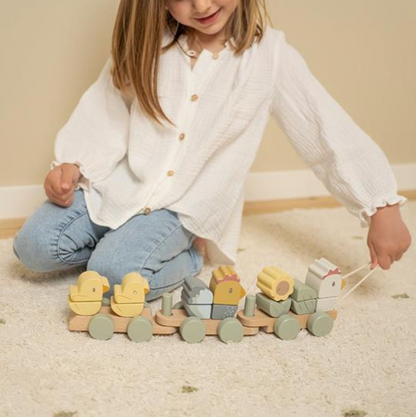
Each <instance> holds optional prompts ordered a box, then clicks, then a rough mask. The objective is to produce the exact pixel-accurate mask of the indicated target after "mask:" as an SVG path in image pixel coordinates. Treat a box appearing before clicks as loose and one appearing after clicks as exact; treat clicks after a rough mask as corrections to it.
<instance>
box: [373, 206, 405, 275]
mask: <svg viewBox="0 0 416 417" xmlns="http://www.w3.org/2000/svg"><path fill="white" fill-rule="evenodd" d="M411 242H412V238H411V236H410V233H409V230H408V229H407V227H406V225H405V223H404V222H403V220H402V218H401V215H400V209H399V205H398V204H395V205H393V206H388V205H387V206H386V207H379V208H378V209H377V212H376V213H375V214H374V215H373V216H371V225H370V229H369V231H368V237H367V245H368V247H369V249H370V255H371V269H374V268H375V267H376V266H377V264H379V265H380V266H381V268H383V269H390V266H391V264H392V263H393V262H394V261H398V260H400V258H401V257H402V256H403V253H405V252H406V251H407V249H408V248H409V246H410V244H411Z"/></svg>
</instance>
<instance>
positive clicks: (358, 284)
mask: <svg viewBox="0 0 416 417" xmlns="http://www.w3.org/2000/svg"><path fill="white" fill-rule="evenodd" d="M370 264H371V262H370ZM367 265H369V264H365V265H364V266H367ZM364 266H362V267H360V268H359V269H357V271H359V270H360V269H363V268H364ZM378 266H379V265H378V264H377V265H376V267H375V268H374V269H373V270H371V271H370V272H369V273H368V274H367V275H366V276H365V277H364V278H363V279H362V280H361V281H359V282H358V283H357V284H355V285H354V286H353V287H352V288H351V289H350V290H349V291H348V292H347V293H346V294H344V296H342V297H341V298H339V299H338V300H337V304H339V303H340V302H341V301H342V300H345V298H347V297H348V296H349V295H350V294H351V293H352V292H353V291H354V290H355V289H356V288H357V287H359V286H360V285H361V284H362V283H363V282H364V281H365V280H366V279H367V278H368V277H369V276H370V275H371V274H372V273H373V272H374V271H375V270H376V269H377V268H378ZM354 272H356V271H354ZM351 274H352V272H351V273H350V274H348V275H346V276H345V277H348V276H350V275H351ZM345 277H344V278H345Z"/></svg>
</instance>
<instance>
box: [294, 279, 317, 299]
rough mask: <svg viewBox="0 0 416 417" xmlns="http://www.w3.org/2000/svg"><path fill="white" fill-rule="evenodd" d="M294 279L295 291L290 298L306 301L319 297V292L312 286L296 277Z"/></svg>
mask: <svg viewBox="0 0 416 417" xmlns="http://www.w3.org/2000/svg"><path fill="white" fill-rule="evenodd" d="M294 281H295V285H294V287H293V288H294V291H293V293H292V294H291V295H290V298H292V299H293V300H295V301H306V300H311V299H313V298H318V294H317V292H316V291H315V290H314V289H313V288H312V287H310V286H309V285H306V284H304V283H303V282H300V281H299V280H297V279H295V280H294Z"/></svg>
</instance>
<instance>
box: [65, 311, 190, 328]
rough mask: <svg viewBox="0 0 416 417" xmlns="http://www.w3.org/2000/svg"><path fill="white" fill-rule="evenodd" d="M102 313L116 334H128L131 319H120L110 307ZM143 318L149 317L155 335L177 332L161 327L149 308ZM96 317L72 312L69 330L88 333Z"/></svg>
mask: <svg viewBox="0 0 416 417" xmlns="http://www.w3.org/2000/svg"><path fill="white" fill-rule="evenodd" d="M177 311H184V310H177ZM100 313H102V314H109V315H111V318H112V319H113V322H114V332H116V333H126V332H127V327H128V325H129V323H130V321H131V320H132V319H131V318H130V317H120V316H117V315H116V314H114V312H113V311H112V310H111V308H110V307H107V306H104V307H101V310H100ZM141 316H143V317H148V318H149V319H150V321H151V322H152V326H153V334H173V333H175V332H176V331H177V329H176V328H175V327H173V326H161V325H160V324H159V323H157V322H156V321H155V319H154V317H153V316H152V312H151V310H150V309H149V308H145V309H143V311H142V314H141ZM92 317H94V316H80V315H77V314H75V313H73V312H71V315H70V318H69V322H68V328H69V330H70V331H75V332H86V331H88V324H89V322H90V320H91V318H92Z"/></svg>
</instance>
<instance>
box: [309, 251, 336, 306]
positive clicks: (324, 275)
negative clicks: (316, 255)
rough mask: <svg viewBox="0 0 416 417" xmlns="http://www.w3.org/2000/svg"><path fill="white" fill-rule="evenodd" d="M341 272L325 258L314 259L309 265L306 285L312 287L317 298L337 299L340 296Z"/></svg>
mask: <svg viewBox="0 0 416 417" xmlns="http://www.w3.org/2000/svg"><path fill="white" fill-rule="evenodd" d="M341 280H342V277H341V270H340V269H339V268H338V267H337V266H336V265H334V264H333V263H331V262H329V261H328V260H327V259H325V258H321V259H319V260H318V259H315V261H314V262H313V263H312V264H311V265H309V267H308V272H307V274H306V280H305V283H306V285H309V286H310V287H312V288H313V289H314V290H315V291H316V292H317V294H318V298H329V297H338V296H339V295H340V294H341Z"/></svg>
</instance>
